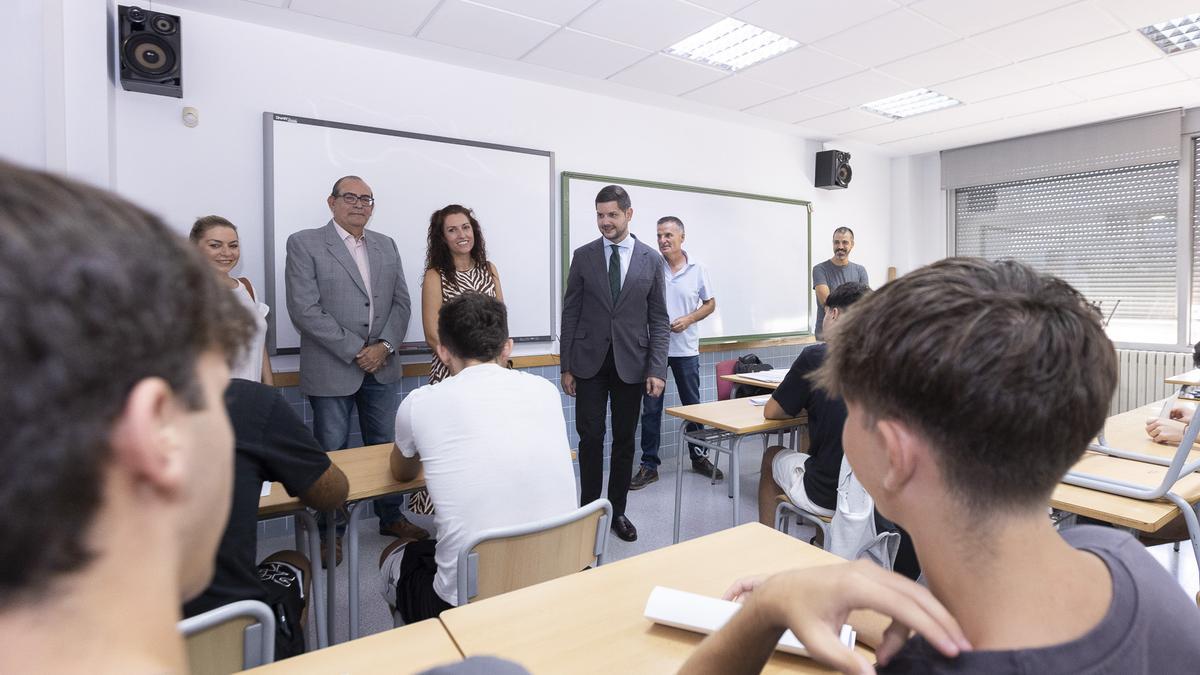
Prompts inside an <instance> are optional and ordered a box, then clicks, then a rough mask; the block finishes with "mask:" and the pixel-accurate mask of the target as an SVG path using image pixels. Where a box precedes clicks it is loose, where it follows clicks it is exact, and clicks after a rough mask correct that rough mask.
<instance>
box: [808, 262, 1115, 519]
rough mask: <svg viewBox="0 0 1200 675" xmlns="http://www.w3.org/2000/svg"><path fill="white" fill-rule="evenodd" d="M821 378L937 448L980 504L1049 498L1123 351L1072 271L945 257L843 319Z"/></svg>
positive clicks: (1101, 405) (1097, 423) (1108, 390)
mask: <svg viewBox="0 0 1200 675" xmlns="http://www.w3.org/2000/svg"><path fill="white" fill-rule="evenodd" d="M814 380H815V381H816V382H817V383H818V385H819V386H821V387H823V388H825V389H826V390H828V391H829V392H830V394H831V395H834V396H841V397H843V398H845V399H847V400H849V401H851V402H853V403H856V404H859V405H861V406H862V407H863V409H864V410H865V411H866V413H867V415H868V418H869V419H868V421H869V422H871V423H873V422H874V420H879V419H894V420H899V421H901V422H903V423H905V424H907V425H908V426H910V427H911V428H913V429H914V430H916V431H917V432H918V433H920V434H921V435H922V436H924V437H925V438H926V439H927V440H928V441H929V442H930V443H931V445H932V446H933V448H934V453H935V461H937V463H938V465H939V467H940V468H941V472H942V475H943V477H944V479H945V481H946V484H947V487H948V489H949V490H951V491H952V493H953V494H954V495H955V497H956V498H957V499H958V500H959V501H960V502H961V503H962V504H964V506H966V507H967V508H968V510H970V511H972V512H973V513H975V514H977V515H986V514H987V513H989V512H996V511H1001V510H1011V509H1014V508H1020V509H1024V508H1028V507H1031V506H1032V507H1036V506H1038V505H1045V504H1046V500H1047V499H1048V498H1049V496H1050V492H1051V491H1052V490H1053V489H1054V486H1055V485H1056V484H1057V483H1058V481H1059V480H1060V479H1061V478H1062V476H1063V474H1064V473H1066V471H1067V470H1068V469H1069V468H1070V467H1071V465H1072V464H1074V463H1075V462H1076V461H1077V460H1078V459H1079V457H1080V456H1081V455H1082V454H1083V452H1084V450H1085V449H1086V448H1087V446H1088V442H1089V441H1090V440H1091V439H1092V438H1093V437H1094V436H1095V435H1096V433H1097V432H1098V431H1099V430H1100V428H1101V425H1102V424H1103V423H1104V417H1105V415H1106V414H1107V410H1108V405H1109V402H1110V400H1111V398H1112V393H1113V390H1114V388H1115V387H1116V381H1117V357H1116V352H1115V351H1114V350H1113V345H1112V342H1110V341H1109V339H1108V337H1107V336H1105V334H1104V327H1103V326H1102V325H1101V320H1100V317H1099V315H1098V313H1097V312H1096V311H1095V310H1094V309H1092V308H1091V307H1090V306H1089V305H1088V303H1087V302H1086V300H1085V299H1084V297H1083V296H1082V295H1081V294H1080V293H1079V292H1078V291H1076V290H1075V289H1074V288H1072V287H1071V285H1070V284H1068V283H1067V282H1065V281H1063V280H1061V279H1059V278H1057V277H1054V276H1050V275H1046V274H1040V273H1038V272H1037V271H1035V270H1034V269H1033V268H1031V267H1029V266H1027V265H1024V264H1022V263H1019V262H1015V261H1002V262H988V261H985V260H981V259H978V258H946V259H944V260H941V261H939V262H936V263H933V264H931V265H927V266H925V267H922V268H920V269H918V270H915V271H913V272H910V273H908V274H906V275H904V276H902V277H900V278H898V279H896V280H895V281H891V282H889V283H887V284H886V285H884V286H882V287H880V289H879V290H877V291H875V292H874V293H872V294H870V295H869V296H868V297H867V298H866V299H865V300H863V301H862V303H861V305H860V306H859V307H857V308H856V309H855V311H854V312H851V313H850V314H848V315H847V317H846V319H845V320H844V321H841V322H839V323H838V329H837V331H835V332H834V333H833V335H831V336H830V337H829V353H828V355H827V357H826V359H825V362H824V363H823V364H822V366H821V368H820V369H819V370H818V371H817V372H816V373H815V377H814Z"/></svg>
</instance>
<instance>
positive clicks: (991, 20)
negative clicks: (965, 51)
mask: <svg viewBox="0 0 1200 675" xmlns="http://www.w3.org/2000/svg"><path fill="white" fill-rule="evenodd" d="M1071 2H1075V0H1005V1H1004V2H978V1H972V0H920V2H915V3H913V4H912V5H910V7H912V9H913V10H915V11H917V12H920V13H921V14H923V15H925V16H926V17H929V18H930V19H933V20H934V21H937V22H938V23H940V24H942V25H943V26H945V27H946V28H949V29H950V30H952V31H954V32H956V33H958V34H959V35H974V34H976V33H982V32H984V31H986V30H991V29H993V28H999V27H1000V26H1003V25H1005V24H1010V23H1012V22H1014V21H1020V20H1021V19H1027V18H1029V17H1031V16H1034V15H1035V14H1041V13H1042V12H1045V11H1048V10H1051V9H1054V8H1056V7H1061V6H1062V5H1066V4H1069V3H1071Z"/></svg>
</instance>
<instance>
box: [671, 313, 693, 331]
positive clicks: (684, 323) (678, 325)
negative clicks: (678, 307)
mask: <svg viewBox="0 0 1200 675" xmlns="http://www.w3.org/2000/svg"><path fill="white" fill-rule="evenodd" d="M693 323H695V322H694V321H692V320H691V319H689V318H687V317H686V316H681V317H679V318H678V319H675V320H674V321H672V322H671V332H672V333H682V332H683V331H685V330H687V328H688V326H690V325H692V324H693Z"/></svg>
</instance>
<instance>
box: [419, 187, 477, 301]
mask: <svg viewBox="0 0 1200 675" xmlns="http://www.w3.org/2000/svg"><path fill="white" fill-rule="evenodd" d="M456 213H457V214H460V215H463V216H466V217H467V220H468V221H470V223H471V232H472V234H474V235H475V245H474V246H473V247H472V248H471V260H472V261H474V263H475V266H476V267H482V268H483V269H484V270H487V271H488V273H489V274H490V273H491V270H490V269H489V268H488V259H487V245H486V244H485V243H484V241H483V230H482V229H480V227H479V221H478V220H476V219H475V213H474V212H473V211H471V209H468V208H467V207H465V206H463V205H461V204H450V205H448V206H445V207H443V208H440V209H438V210H437V211H434V212H433V215H431V216H429V237H428V243H427V244H426V247H425V269H427V270H437V271H438V272H441V274H442V278H443V279H445V280H446V283H448V284H450V285H451V286H457V285H458V275H457V274H455V271H454V254H452V253H451V252H450V245H449V244H447V243H446V235H445V233H444V232H443V231H442V228H443V227H444V226H445V224H446V216H449V215H453V214H456Z"/></svg>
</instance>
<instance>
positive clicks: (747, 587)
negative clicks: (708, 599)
mask: <svg viewBox="0 0 1200 675" xmlns="http://www.w3.org/2000/svg"><path fill="white" fill-rule="evenodd" d="M769 578H770V575H769V574H756V575H754V576H752V577H742V578H741V579H738V580H737V581H735V582H733V585H732V586H730V587H729V588H728V590H726V591H725V595H722V596H721V599H722V600H733V601H734V602H745V601H747V600H749V599H750V594H751V593H753V592H754V589H756V588H758V587H759V586H761V585H762V582H764V581H766V580H767V579H769Z"/></svg>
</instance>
